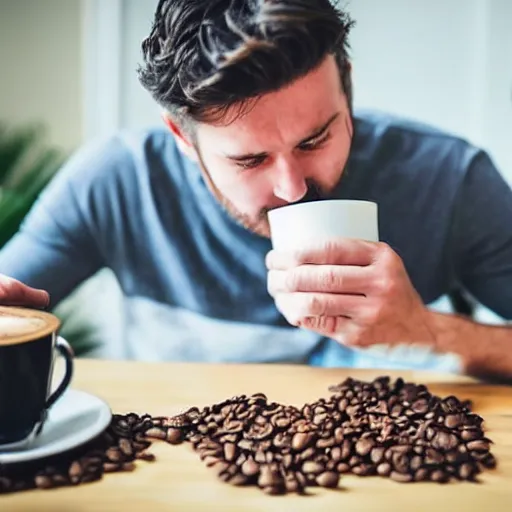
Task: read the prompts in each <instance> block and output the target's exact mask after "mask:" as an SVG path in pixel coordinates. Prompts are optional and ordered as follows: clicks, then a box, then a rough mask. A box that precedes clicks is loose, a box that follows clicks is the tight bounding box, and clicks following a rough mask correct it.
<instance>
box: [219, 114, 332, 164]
mask: <svg viewBox="0 0 512 512" xmlns="http://www.w3.org/2000/svg"><path fill="white" fill-rule="evenodd" d="M339 115H340V113H339V112H336V113H335V114H333V115H332V116H331V117H330V118H329V119H328V120H327V122H326V123H324V124H323V125H322V126H319V127H317V128H315V129H314V130H313V131H312V132H311V133H310V134H309V135H308V136H307V137H306V138H305V139H302V140H301V141H299V143H298V144H297V145H300V144H304V143H305V142H309V141H310V140H312V139H315V138H316V137H318V136H319V135H321V134H322V133H323V132H325V130H327V128H329V126H331V124H332V123H333V122H334V121H335V120H336V119H337V118H338V116H339ZM225 156H226V158H227V159H228V160H232V161H234V162H243V161H245V160H258V159H260V158H261V159H263V158H265V157H267V156H268V152H266V151H262V152H260V153H245V154H243V155H225Z"/></svg>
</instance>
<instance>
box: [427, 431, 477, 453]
mask: <svg viewBox="0 0 512 512" xmlns="http://www.w3.org/2000/svg"><path fill="white" fill-rule="evenodd" d="M475 442H476V441H475ZM458 444H459V440H458V439H457V436H456V435H455V434H449V433H448V432H438V433H437V434H436V435H435V436H434V438H433V439H432V446H433V447H434V448H437V449H439V450H443V451H448V450H451V449H452V448H455V447H456V446H457V445H458Z"/></svg>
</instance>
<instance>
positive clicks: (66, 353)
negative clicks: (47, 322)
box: [46, 336, 74, 409]
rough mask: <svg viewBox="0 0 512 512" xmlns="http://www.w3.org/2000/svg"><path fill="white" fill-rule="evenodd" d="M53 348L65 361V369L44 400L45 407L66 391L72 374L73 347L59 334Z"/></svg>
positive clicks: (48, 406)
mask: <svg viewBox="0 0 512 512" xmlns="http://www.w3.org/2000/svg"><path fill="white" fill-rule="evenodd" d="M55 348H56V349H57V350H58V352H59V353H60V355H61V356H62V357H63V358H64V360H65V361H66V370H65V373H64V377H63V378H62V381H61V382H60V384H59V386H58V387H57V389H56V390H55V391H54V392H53V393H52V394H51V395H50V396H49V398H48V399H47V400H46V409H48V408H50V407H51V406H52V405H53V404H54V403H55V402H56V401H57V400H58V399H59V398H60V397H61V395H62V393H64V391H66V388H67V387H68V386H69V383H70V382H71V377H72V376H73V357H74V353H73V349H72V348H71V346H70V345H69V343H68V342H67V341H66V340H65V339H64V338H61V337H60V336H58V337H57V341H56V343H55Z"/></svg>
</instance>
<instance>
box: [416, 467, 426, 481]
mask: <svg viewBox="0 0 512 512" xmlns="http://www.w3.org/2000/svg"><path fill="white" fill-rule="evenodd" d="M428 476H429V470H428V469H427V468H419V469H418V470H417V471H416V472H415V473H414V480H415V481H416V482H422V481H423V480H427V479H428Z"/></svg>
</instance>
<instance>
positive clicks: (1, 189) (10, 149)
mask: <svg viewBox="0 0 512 512" xmlns="http://www.w3.org/2000/svg"><path fill="white" fill-rule="evenodd" d="M46 135H47V133H46V129H45V127H44V126H43V125H41V124H30V125H27V126H23V127H16V128H11V127H8V126H7V124H5V123H1V122H0V249H1V248H2V247H3V246H4V245H5V244H6V243H7V242H8V241H9V240H10V239H11V237H12V236H13V235H14V234H16V232H17V231H18V229H19V228H20V226H21V224H22V222H23V219H24V218H25V216H26V215H27V213H28V212H29V211H30V209H31V208H32V206H33V204H34V202H35V201H36V199H37V198H38V196H39V194H40V193H41V191H42V190H43V189H44V188H45V187H46V186H47V185H48V183H49V182H50V181H51V179H52V178H53V177H54V176H55V174H56V173H57V172H58V170H59V168H60V167H61V165H62V164H63V162H64V161H65V159H66V158H67V154H66V153H65V152H64V151H62V150H59V149H57V148H55V147H52V146H50V145H49V144H48V143H47V141H46ZM54 313H55V314H56V316H58V317H59V319H60V320H61V323H62V329H61V333H62V334H63V335H64V336H65V337H66V339H67V340H68V341H69V343H70V344H71V345H72V346H73V349H74V351H75V354H76V355H77V356H81V355H86V354H88V353H89V352H90V351H91V350H92V349H94V348H95V347H96V343H95V342H94V341H93V337H92V335H91V334H92V331H93V329H92V328H90V327H89V326H87V325H85V324H80V323H77V322H76V321H75V319H74V316H75V315H74V312H73V308H65V307H59V308H57V310H56V311H54Z"/></svg>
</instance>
